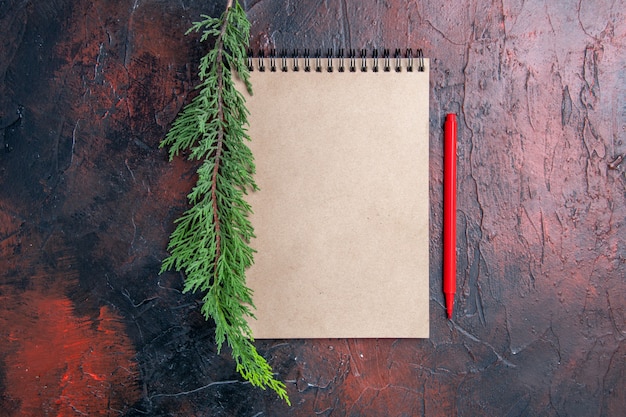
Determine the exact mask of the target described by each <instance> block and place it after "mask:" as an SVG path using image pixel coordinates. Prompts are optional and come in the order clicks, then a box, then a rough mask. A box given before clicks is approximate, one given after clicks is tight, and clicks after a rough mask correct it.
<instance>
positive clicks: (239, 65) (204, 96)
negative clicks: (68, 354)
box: [160, 1, 290, 404]
mask: <svg viewBox="0 0 626 417" xmlns="http://www.w3.org/2000/svg"><path fill="white" fill-rule="evenodd" d="M231 3H232V2H229V5H228V6H227V9H226V11H225V12H224V13H223V14H222V16H221V17H219V18H213V17H210V16H206V15H202V18H203V20H202V21H199V22H195V23H193V25H192V27H191V28H190V29H189V30H188V32H187V33H190V32H200V33H201V37H200V40H201V41H202V42H205V41H206V40H207V39H215V46H214V47H213V49H211V50H210V51H209V52H208V53H207V55H205V56H204V57H202V59H201V60H200V65H199V77H200V85H199V86H198V89H199V90H200V91H199V94H198V95H197V96H196V97H195V98H194V99H193V100H192V102H191V103H190V104H189V105H187V106H186V107H185V108H184V109H183V111H182V112H181V113H180V114H179V115H178V116H177V118H176V120H175V121H174V123H173V125H172V128H171V129H170V130H169V132H168V133H167V135H166V137H165V139H164V140H163V141H162V142H161V145H160V146H161V147H165V146H167V147H169V158H170V161H171V160H172V159H173V158H174V157H175V156H177V155H179V154H180V153H181V152H183V151H189V154H188V158H189V159H194V160H200V161H202V163H201V165H200V168H198V180H197V183H196V185H195V187H194V188H193V189H192V191H191V193H189V195H188V196H187V197H188V200H189V205H190V208H189V209H188V210H187V211H186V212H185V213H183V215H182V216H181V217H180V218H179V219H178V220H176V228H175V230H174V232H173V233H172V234H171V236H170V242H169V245H168V251H169V253H170V256H169V257H167V258H166V259H165V260H164V261H163V263H162V267H161V272H164V271H166V270H171V269H174V270H177V271H182V272H183V273H184V275H185V284H184V291H185V292H189V291H192V292H200V293H201V294H202V297H203V298H202V301H203V305H202V309H201V311H202V314H203V315H204V316H205V318H206V319H207V320H209V319H212V320H213V321H215V325H216V328H215V340H216V343H217V347H218V351H220V350H221V348H222V345H223V344H224V342H226V343H227V344H228V346H229V347H230V348H231V351H232V356H233V358H234V359H235V362H236V364H237V371H238V372H239V373H240V374H241V376H242V377H243V378H244V379H245V380H247V381H249V382H250V383H252V385H254V386H257V387H260V388H262V389H265V388H266V387H269V388H271V389H272V390H274V391H275V392H276V393H277V394H278V396H279V397H280V398H282V399H283V400H285V401H286V402H287V403H288V404H290V402H289V397H288V396H287V392H286V389H285V384H284V383H283V382H281V381H278V380H276V379H275V378H274V376H273V373H272V368H271V367H270V365H269V364H268V363H267V361H266V360H265V359H264V358H263V357H262V356H261V355H259V354H258V352H257V350H256V348H255V347H254V345H253V343H252V342H253V341H254V340H253V338H252V333H251V331H250V327H249V326H248V322H247V319H248V318H254V315H253V312H252V309H253V308H254V303H253V300H252V291H251V290H250V288H248V287H247V286H246V278H245V271H246V269H247V268H248V267H249V266H251V265H252V263H253V262H254V260H253V258H254V256H253V255H254V250H253V249H252V248H251V247H250V245H249V243H250V239H251V238H253V237H254V230H253V227H252V225H251V223H250V221H249V219H248V216H249V214H250V213H251V209H250V206H249V205H248V203H246V201H245V200H244V195H245V194H246V191H247V190H256V189H257V186H256V184H255V182H254V179H253V175H254V171H255V166H254V157H253V155H252V152H251V151H250V149H249V148H248V146H247V144H246V142H247V141H248V140H250V138H249V136H248V135H247V133H246V126H247V124H248V120H247V115H248V111H247V109H246V107H245V99H244V97H243V96H242V95H241V93H240V92H238V91H237V90H236V89H235V85H234V81H233V74H234V73H235V72H236V73H237V74H238V76H239V77H240V78H241V79H242V80H243V81H244V83H245V84H246V86H247V88H248V91H249V92H251V85H250V82H249V80H248V68H247V66H246V60H247V56H246V49H247V46H248V40H249V37H250V35H249V33H250V22H249V21H248V19H247V17H246V14H245V11H244V10H243V8H242V7H241V6H240V5H239V2H238V1H235V2H234V5H233V6H232V7H230V5H231Z"/></svg>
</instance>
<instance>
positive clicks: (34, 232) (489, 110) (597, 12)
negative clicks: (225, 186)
mask: <svg viewBox="0 0 626 417" xmlns="http://www.w3.org/2000/svg"><path fill="white" fill-rule="evenodd" d="M224 3H225V2H224V1H220V2H201V1H193V0H189V1H186V0H182V1H171V0H152V1H147V0H126V1H119V2H109V1H105V0H96V1H93V0H89V1H86V0H76V1H69V0H51V1H46V2H43V1H27V0H8V1H0V142H1V147H2V149H0V416H3V417H4V416H78V415H91V416H98V415H103V416H104V415H106V416H116V415H119V416H247V417H258V416H313V415H318V416H333V417H336V416H419V415H426V416H449V415H458V416H478V415H484V416H535V415H540V416H566V415H567V416H622V415H625V414H626V391H625V390H624V386H625V384H626V342H625V339H626V233H625V225H624V222H625V219H626V204H625V203H626V201H625V199H626V162H624V163H621V160H622V158H623V157H624V155H625V154H626V143H625V142H626V141H625V139H626V71H625V67H626V23H625V21H626V2H624V0H616V1H596V2H592V1H580V2H566V1H554V2H553V1H545V0H544V1H541V0H528V1H523V0H508V1H498V2H496V1H492V2H489V1H487V2H481V1H471V0H470V1H467V0H466V1H461V2H458V4H454V2H436V1H432V0H431V1H420V2H418V1H408V0H389V1H382V0H381V1H375V0H367V1H359V2H349V1H346V0H326V1H324V0H303V1H295V0H291V1H289V0H283V1H278V0H257V1H247V2H244V7H245V9H246V11H247V13H248V16H249V18H250V20H251V22H252V45H253V47H254V48H255V49H258V48H277V49H282V48H289V49H292V48H295V47H299V48H304V47H309V48H318V47H319V48H324V49H326V48H330V47H333V48H340V47H343V48H361V47H366V48H373V47H378V48H382V47H391V48H395V47H402V48H404V47H412V48H423V49H424V52H425V55H426V56H427V57H430V58H431V87H432V88H431V97H430V99H431V106H430V129H431V133H430V145H431V155H430V158H431V159H430V160H431V165H430V175H431V199H432V206H431V207H432V209H431V258H430V260H431V271H430V279H431V281H430V282H431V285H430V287H431V308H430V311H431V317H430V318H431V338H430V339H427V340H306V341H305V340H295V341H272V342H263V343H259V344H258V346H259V349H260V351H261V352H262V353H263V354H264V355H265V356H266V357H267V358H268V359H269V361H270V362H271V364H272V365H273V366H274V369H275V370H276V371H277V372H278V373H279V376H280V378H282V379H284V380H285V381H286V383H287V386H288V390H289V393H290V396H291V400H292V402H293V406H292V407H291V408H288V407H286V406H285V405H283V404H282V403H281V402H280V401H279V400H277V399H276V398H275V396H274V395H273V394H272V393H271V392H263V391H260V390H258V389H254V388H252V387H251V386H249V385H248V384H245V383H242V382H240V380H239V378H238V375H237V374H236V372H235V370H234V364H233V362H232V360H231V359H230V357H229V355H228V352H222V354H221V355H218V354H217V353H216V351H215V350H216V349H215V345H214V342H213V329H212V326H211V324H209V323H206V322H204V320H203V318H202V317H201V316H200V314H199V304H198V302H197V298H196V297H194V296H192V295H183V294H181V292H180V289H181V277H180V276H179V275H176V274H170V273H168V274H164V275H161V276H159V275H158V269H159V266H160V261H161V259H162V258H163V257H164V256H165V255H166V252H165V247H166V244H167V239H168V235H169V233H170V232H171V230H172V222H173V220H174V219H175V218H176V217H177V216H178V215H179V214H180V213H181V212H182V210H183V209H184V208H185V195H186V193H187V192H188V190H189V189H190V187H191V185H192V183H193V179H194V169H195V166H194V165H193V164H190V163H187V162H184V161H182V160H176V161H174V162H173V163H168V162H167V160H166V155H165V152H164V151H163V150H159V149H158V147H157V146H158V143H159V141H160V140H161V138H162V137H163V135H164V133H165V132H166V131H167V128H168V126H169V125H170V123H171V122H172V120H173V118H174V117H175V115H176V113H177V111H178V110H179V109H180V108H181V106H182V105H183V104H184V103H185V102H187V101H188V100H189V94H190V92H191V89H192V87H193V85H194V84H195V82H196V77H195V72H196V65H197V60H198V59H199V57H200V56H201V55H202V54H203V53H204V51H205V49H204V48H205V46H203V45H200V44H199V43H198V41H197V37H195V36H188V37H184V36H183V33H184V31H185V30H186V29H187V28H188V27H189V26H190V23H191V22H192V21H193V20H195V19H198V18H199V15H200V14H201V13H207V14H211V15H214V16H215V15H217V14H219V13H220V11H221V10H222V9H223V6H224ZM450 111H453V112H457V113H458V114H459V121H460V124H459V148H458V156H459V166H458V180H459V195H458V217H459V220H458V236H457V237H458V242H459V246H458V254H459V265H458V286H459V292H458V294H457V306H456V311H455V316H454V320H452V321H448V320H446V318H445V311H444V308H443V295H442V291H441V255H442V250H441V242H442V124H443V118H444V116H445V113H447V112H450Z"/></svg>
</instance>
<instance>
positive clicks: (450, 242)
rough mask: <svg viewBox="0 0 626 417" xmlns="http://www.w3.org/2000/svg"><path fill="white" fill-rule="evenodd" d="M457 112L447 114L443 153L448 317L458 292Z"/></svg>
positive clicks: (445, 289) (450, 314)
mask: <svg viewBox="0 0 626 417" xmlns="http://www.w3.org/2000/svg"><path fill="white" fill-rule="evenodd" d="M456 132H457V126H456V114H452V113H450V114H448V115H446V123H445V125H444V147H443V150H444V155H443V294H444V296H445V300H446V312H447V313H448V318H449V319H451V318H452V312H453V310H454V294H455V293H456Z"/></svg>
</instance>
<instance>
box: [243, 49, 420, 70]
mask: <svg viewBox="0 0 626 417" xmlns="http://www.w3.org/2000/svg"><path fill="white" fill-rule="evenodd" d="M265 58H266V56H265V51H264V50H261V51H259V52H258V53H257V54H256V57H255V55H254V51H252V50H251V49H249V50H248V61H247V66H248V70H249V71H254V70H255V69H256V70H258V71H260V72H264V71H265V70H266V68H267V67H266V60H265ZM268 58H269V63H268V65H269V70H270V72H276V71H277V69H278V68H280V71H281V72H287V71H289V70H290V69H291V71H295V72H297V71H300V69H301V68H300V66H299V65H300V64H299V62H300V60H303V63H304V68H302V69H303V70H304V71H305V72H311V69H312V68H313V69H314V70H315V72H322V71H323V70H326V71H327V72H333V71H334V70H335V66H334V61H333V59H338V60H339V64H338V67H337V71H338V72H345V71H346V66H345V65H344V64H345V61H347V62H348V66H347V70H348V71H350V72H357V71H361V72H367V71H370V70H371V71H373V72H378V71H380V68H381V61H382V71H383V72H391V70H392V68H393V70H394V71H395V72H402V70H403V66H402V61H403V59H404V60H406V66H405V67H404V70H405V71H406V72H413V71H417V72H424V71H425V68H426V67H425V63H424V53H423V51H422V50H421V49H417V50H416V51H415V53H413V49H411V48H407V49H406V50H405V51H404V54H403V53H402V50H401V49H399V48H398V49H395V51H394V53H393V58H392V56H391V51H390V50H389V49H383V50H382V59H379V53H378V49H374V50H372V53H371V55H370V57H369V58H371V59H372V67H371V68H369V67H368V55H367V50H366V49H361V50H359V51H358V56H357V50H355V49H350V50H349V51H348V54H347V56H346V54H345V51H344V49H343V48H342V49H339V50H338V51H337V54H335V53H334V51H333V49H332V48H329V49H328V50H327V52H326V54H325V56H322V50H321V49H317V50H315V53H314V54H313V60H314V65H313V66H311V51H310V50H309V49H304V50H303V53H302V54H300V51H299V50H298V49H294V50H293V52H292V53H291V55H289V53H288V51H287V50H286V49H283V50H281V51H280V53H279V54H278V56H277V55H276V50H275V49H271V50H270V51H269V55H268ZM277 58H278V61H279V63H280V66H277V65H276V62H277ZM346 58H347V59H346ZM255 59H256V60H257V62H258V65H256V67H255V65H254V60H255ZM290 60H291V62H292V65H291V68H290V67H289V61H290ZM324 60H326V64H325V65H324V64H323V61H324ZM359 61H360V62H359Z"/></svg>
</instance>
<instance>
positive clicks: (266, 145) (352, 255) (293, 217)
mask: <svg viewBox="0 0 626 417" xmlns="http://www.w3.org/2000/svg"><path fill="white" fill-rule="evenodd" d="M291 60H292V59H291V58H290V61H291ZM300 60H302V59H300ZM255 61H256V59H255ZM264 61H265V62H264V64H265V66H266V67H267V68H266V70H265V71H259V68H258V67H256V68H253V70H252V71H251V72H250V81H251V83H252V89H253V95H252V96H250V95H249V94H248V93H246V92H244V97H245V98H246V106H247V108H248V110H249V111H250V115H249V118H248V120H249V127H248V134H249V135H250V137H251V142H250V143H249V145H250V148H251V150H252V152H253V154H254V157H255V163H256V175H255V180H256V183H257V185H258V186H259V189H260V190H259V191H255V192H252V193H249V194H248V196H247V201H248V202H249V203H250V204H251V206H252V210H253V212H254V214H253V215H252V216H251V221H252V224H253V226H254V229H255V235H256V238H255V239H253V240H252V242H251V245H252V247H253V248H254V249H255V250H256V251H257V252H256V254H255V258H254V265H253V266H252V267H251V268H250V269H249V270H248V272H247V284H248V286H249V287H250V288H251V289H252V290H253V291H254V294H253V300H254V304H255V306H256V310H255V311H254V314H255V316H256V320H255V319H250V320H249V324H250V327H251V329H252V332H253V335H254V337H255V338H256V339H266V338H270V339H279V338H280V339H282V338H426V337H428V334H429V319H428V311H429V310H428V300H429V292H428V290H429V284H428V277H429V275H428V272H429V268H428V260H429V251H428V243H429V234H428V225H429V222H428V219H429V199H428V151H429V147H428V91H429V80H428V77H429V61H428V60H424V66H425V68H424V71H417V69H413V71H407V68H406V67H403V68H401V70H400V71H399V72H396V71H395V68H391V71H389V72H386V71H383V70H382V68H380V69H379V71H378V72H374V71H373V65H375V63H374V62H373V60H371V59H367V60H366V61H365V62H366V63H367V65H368V71H367V72H361V68H360V65H361V59H359V60H358V61H359V67H357V68H356V71H355V72H351V71H349V70H348V69H347V68H346V71H345V72H339V71H338V70H337V67H338V66H339V62H338V61H337V60H333V66H334V71H332V72H329V71H327V68H326V67H324V70H323V71H321V72H317V71H315V69H312V70H311V71H310V72H305V71H303V64H304V63H303V62H302V61H301V62H299V67H300V71H293V69H292V68H291V66H290V68H289V70H288V71H286V72H283V71H281V70H280V69H277V71H275V72H272V71H270V70H269V62H267V58H266V59H265V60H264ZM394 62H395V60H394ZM403 63H404V64H406V62H405V60H403ZM238 88H239V89H240V91H242V92H243V91H244V88H243V87H242V86H241V84H239V86H238Z"/></svg>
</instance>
